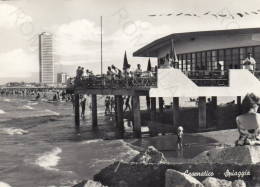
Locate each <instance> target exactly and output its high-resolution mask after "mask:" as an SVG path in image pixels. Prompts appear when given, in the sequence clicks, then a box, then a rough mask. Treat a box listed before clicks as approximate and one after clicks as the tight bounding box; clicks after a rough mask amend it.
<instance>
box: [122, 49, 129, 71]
mask: <svg viewBox="0 0 260 187" xmlns="http://www.w3.org/2000/svg"><path fill="white" fill-rule="evenodd" d="M128 67H129V64H128V61H127V57H126V51H125V56H124V64H123V70H125V69H127V68H128Z"/></svg>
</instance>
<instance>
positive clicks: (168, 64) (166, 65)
mask: <svg viewBox="0 0 260 187" xmlns="http://www.w3.org/2000/svg"><path fill="white" fill-rule="evenodd" d="M171 65H172V59H170V55H169V54H167V55H166V57H165V58H164V63H163V64H162V65H161V66H160V68H161V69H168V68H171Z"/></svg>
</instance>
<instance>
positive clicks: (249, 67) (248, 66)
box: [243, 53, 256, 73]
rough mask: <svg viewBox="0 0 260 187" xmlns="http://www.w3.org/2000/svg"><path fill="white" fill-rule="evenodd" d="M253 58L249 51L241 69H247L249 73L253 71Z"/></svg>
mask: <svg viewBox="0 0 260 187" xmlns="http://www.w3.org/2000/svg"><path fill="white" fill-rule="evenodd" d="M255 63H256V62H255V59H254V58H253V57H252V54H251V53H248V54H247V57H246V59H245V60H243V65H244V67H243V69H247V70H249V71H250V72H251V73H254V69H255Z"/></svg>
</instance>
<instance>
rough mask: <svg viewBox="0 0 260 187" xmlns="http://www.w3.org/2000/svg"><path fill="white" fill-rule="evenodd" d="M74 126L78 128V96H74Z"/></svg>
mask: <svg viewBox="0 0 260 187" xmlns="http://www.w3.org/2000/svg"><path fill="white" fill-rule="evenodd" d="M75 125H76V126H77V127H79V126H80V120H79V94H75Z"/></svg>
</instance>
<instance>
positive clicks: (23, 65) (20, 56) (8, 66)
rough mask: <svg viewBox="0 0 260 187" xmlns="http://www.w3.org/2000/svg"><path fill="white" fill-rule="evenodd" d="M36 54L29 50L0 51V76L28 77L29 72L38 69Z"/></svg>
mask: <svg viewBox="0 0 260 187" xmlns="http://www.w3.org/2000/svg"><path fill="white" fill-rule="evenodd" d="M38 64H39V61H38V56H37V54H35V53H31V52H30V51H25V50H23V49H15V50H12V51H8V52H5V53H0V78H5V77H10V78H11V77H16V78H24V77H30V76H31V73H33V72H37V71H38V70H39V66H38Z"/></svg>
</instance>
